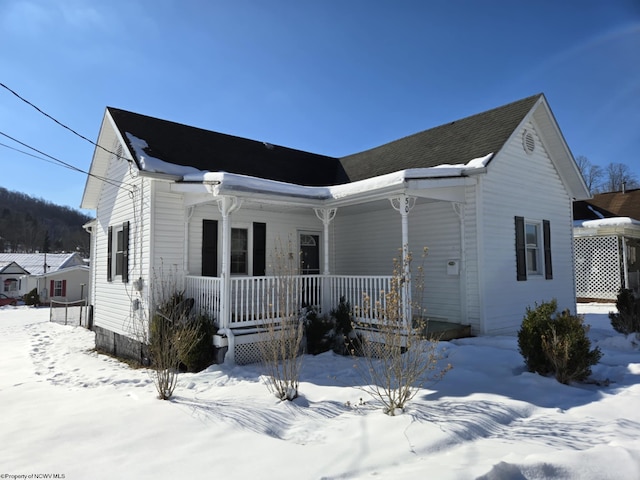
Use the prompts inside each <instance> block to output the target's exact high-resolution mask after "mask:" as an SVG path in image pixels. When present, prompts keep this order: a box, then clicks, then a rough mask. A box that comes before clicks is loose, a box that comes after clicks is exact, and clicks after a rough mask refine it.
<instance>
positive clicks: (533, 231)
mask: <svg viewBox="0 0 640 480" xmlns="http://www.w3.org/2000/svg"><path fill="white" fill-rule="evenodd" d="M540 230H541V228H540V223H537V222H536V223H533V222H529V221H525V224H524V235H525V244H526V248H527V275H540V274H542V271H541V267H542V265H541V264H540V245H541V243H542V242H541V238H540Z"/></svg>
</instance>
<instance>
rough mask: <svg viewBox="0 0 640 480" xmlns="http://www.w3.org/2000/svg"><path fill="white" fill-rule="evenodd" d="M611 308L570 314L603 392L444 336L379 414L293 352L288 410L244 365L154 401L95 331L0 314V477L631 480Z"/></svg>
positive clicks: (633, 454)
mask: <svg viewBox="0 0 640 480" xmlns="http://www.w3.org/2000/svg"><path fill="white" fill-rule="evenodd" d="M612 308H613V307H612V306H611V305H595V304H590V305H582V306H580V310H579V311H581V312H582V313H585V317H586V323H589V324H591V325H592V328H591V331H590V334H589V335H590V337H591V339H592V344H593V346H595V345H599V346H600V348H601V349H602V351H603V352H604V355H603V357H602V360H601V361H600V363H599V364H598V365H597V366H596V367H595V368H594V369H593V370H594V375H593V377H594V378H595V379H598V380H605V379H608V380H609V381H610V383H609V385H608V386H597V385H595V384H588V385H572V386H566V385H561V384H559V383H558V382H556V381H555V379H552V378H544V377H541V376H538V375H534V374H531V373H528V372H526V371H525V369H524V365H523V362H522V358H521V356H520V355H519V354H518V351H517V341H516V338H515V337H486V338H472V339H465V340H458V341H453V342H443V344H442V345H443V346H444V347H446V349H447V357H448V361H449V362H450V363H451V364H452V365H453V370H451V371H450V372H449V373H448V374H447V376H446V377H445V379H444V380H442V381H441V382H439V383H437V384H435V385H431V386H429V388H428V389H424V390H422V391H420V392H419V394H418V395H417V397H416V399H415V400H414V401H413V402H412V403H411V404H410V407H409V409H408V412H407V413H406V414H404V415H400V416H397V417H389V416H386V415H384V414H383V413H382V411H381V410H380V407H379V405H377V404H376V403H375V402H373V401H372V400H371V399H370V398H369V397H368V396H367V395H366V394H365V393H364V392H363V391H362V390H360V389H358V388H354V387H353V385H354V384H357V382H358V381H359V378H360V377H359V376H358V375H357V374H356V373H355V371H354V370H355V369H354V368H353V363H354V360H353V359H350V358H343V357H339V356H337V355H334V354H333V353H326V354H322V355H319V356H316V357H312V356H306V357H305V358H304V367H303V374H302V382H301V386H300V391H301V394H302V397H301V398H299V399H297V400H296V401H294V402H280V401H278V400H277V399H276V398H275V397H274V396H272V395H271V394H270V393H269V391H268V390H267V388H266V386H265V385H264V384H263V383H262V381H261V380H260V369H259V368H258V367H256V366H249V367H234V368H231V367H228V366H212V367H210V368H209V369H207V370H206V371H204V372H201V373H198V374H184V375H181V377H180V381H179V384H178V388H177V390H176V395H175V397H174V398H173V399H172V400H171V401H160V400H157V399H156V393H155V389H154V387H153V384H152V382H151V380H150V377H149V375H148V372H147V371H146V370H144V369H132V368H130V367H129V366H127V365H125V364H123V363H120V362H118V361H117V360H114V359H112V358H110V357H107V356H104V355H98V354H97V353H95V352H94V351H93V350H92V349H93V333H92V332H90V331H87V330H85V329H83V328H80V327H70V326H64V325H58V324H55V323H49V322H48V310H47V309H34V308H29V307H24V306H21V307H2V308H0V367H1V369H2V373H1V375H0V474H1V475H3V476H2V477H1V478H4V479H12V478H56V477H55V475H58V477H57V478H65V479H116V478H117V479H146V478H154V479H169V478H174V479H185V478H220V479H224V478H231V479H272V478H273V479H322V478H324V479H331V478H381V479H382V478H384V479H387V478H402V479H413V478H421V479H423V478H434V479H475V478H485V479H524V478H526V479H538V478H539V479H548V478H561V479H598V480H600V479H608V478H610V479H616V480H625V479H629V480H631V479H634V480H636V479H638V478H640V347H639V346H638V345H637V344H636V343H634V342H633V341H632V338H625V337H624V336H623V335H619V334H617V333H615V332H614V331H613V329H612V328H611V327H610V324H609V320H608V317H607V312H608V311H609V310H611V309H612ZM361 399H362V400H361ZM20 475H24V477H20ZM29 475H32V476H31V477H29ZM47 476H48V477H47Z"/></svg>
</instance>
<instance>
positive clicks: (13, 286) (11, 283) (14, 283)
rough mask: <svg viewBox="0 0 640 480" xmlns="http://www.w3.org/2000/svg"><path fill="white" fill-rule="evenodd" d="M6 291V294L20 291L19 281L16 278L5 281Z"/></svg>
mask: <svg viewBox="0 0 640 480" xmlns="http://www.w3.org/2000/svg"><path fill="white" fill-rule="evenodd" d="M4 291H5V292H17V291H18V280H17V279H15V278H7V279H6V280H5V281H4Z"/></svg>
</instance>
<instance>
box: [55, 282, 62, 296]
mask: <svg viewBox="0 0 640 480" xmlns="http://www.w3.org/2000/svg"><path fill="white" fill-rule="evenodd" d="M53 296H54V297H62V296H63V293H62V280H55V281H54V282H53Z"/></svg>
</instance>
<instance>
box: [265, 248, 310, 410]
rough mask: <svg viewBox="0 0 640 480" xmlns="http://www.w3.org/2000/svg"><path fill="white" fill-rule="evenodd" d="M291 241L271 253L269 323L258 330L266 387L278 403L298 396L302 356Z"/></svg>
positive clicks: (297, 266) (296, 269) (295, 262)
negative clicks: (272, 274)
mask: <svg viewBox="0 0 640 480" xmlns="http://www.w3.org/2000/svg"><path fill="white" fill-rule="evenodd" d="M293 252H294V250H293V242H292V241H291V240H289V241H288V243H287V245H282V243H281V242H280V241H278V242H276V248H275V251H274V254H273V260H274V261H273V266H272V268H273V270H274V276H275V281H274V283H273V285H272V292H271V295H270V298H271V299H272V301H271V302H265V303H267V305H268V306H269V315H268V317H269V318H268V320H267V322H265V324H264V325H263V326H262V328H261V330H260V339H259V342H258V345H259V346H260V353H261V358H262V364H263V366H264V369H265V372H266V378H267V387H268V388H269V390H270V391H271V392H273V393H274V394H275V395H276V397H278V398H279V399H280V400H293V399H295V398H296V397H297V396H298V387H299V383H300V380H299V379H300V368H301V366H302V356H301V355H300V349H301V346H302V339H303V336H304V324H303V322H302V320H301V318H300V291H299V285H298V282H296V278H297V276H298V274H299V271H300V264H299V255H295V254H294V253H293Z"/></svg>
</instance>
